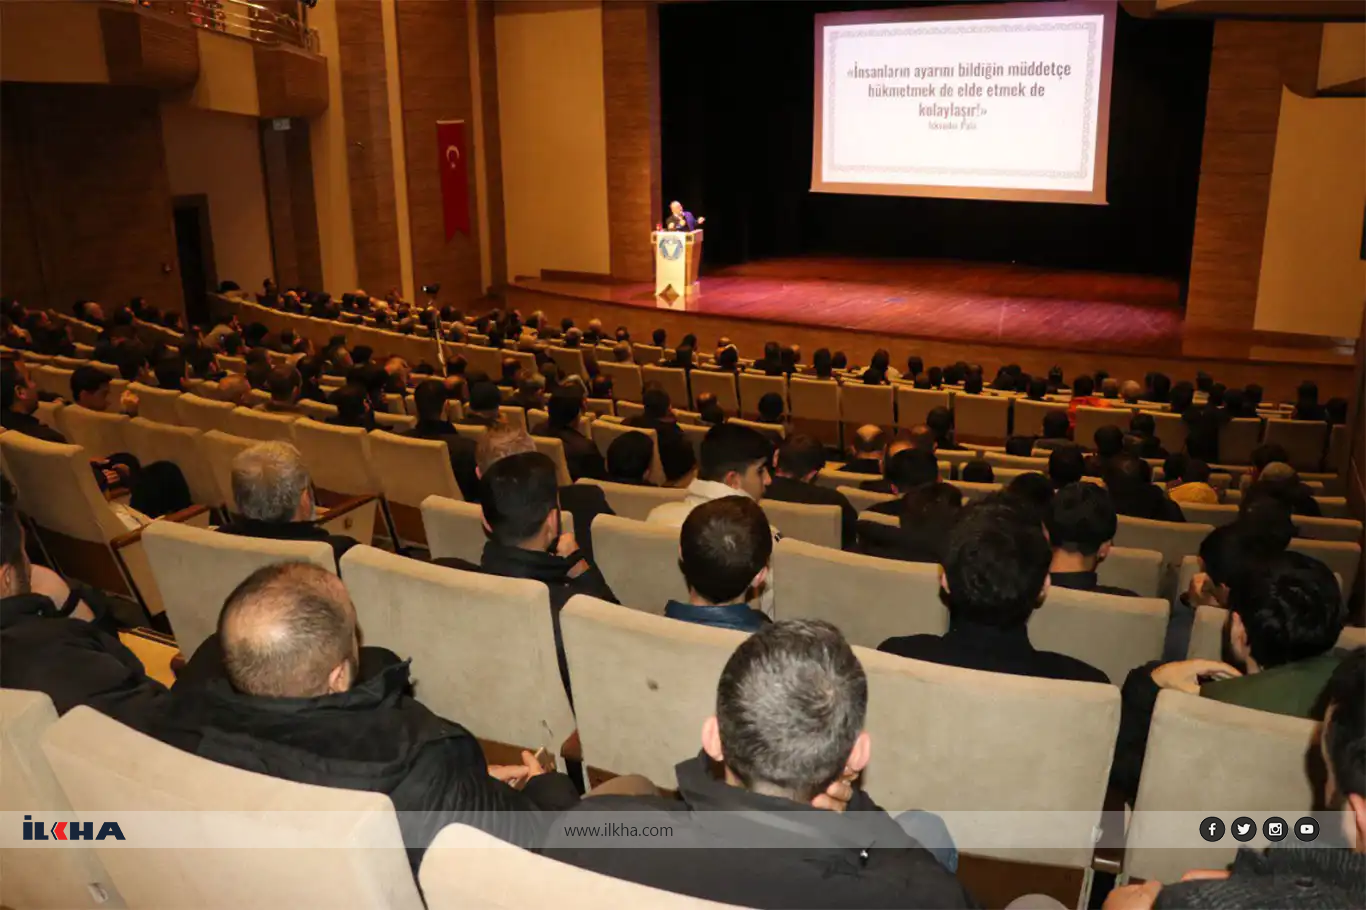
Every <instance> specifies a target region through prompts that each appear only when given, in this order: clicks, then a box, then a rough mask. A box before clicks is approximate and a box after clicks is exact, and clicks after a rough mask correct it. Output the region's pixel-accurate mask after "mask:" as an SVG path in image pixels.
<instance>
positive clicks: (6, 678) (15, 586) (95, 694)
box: [0, 477, 166, 726]
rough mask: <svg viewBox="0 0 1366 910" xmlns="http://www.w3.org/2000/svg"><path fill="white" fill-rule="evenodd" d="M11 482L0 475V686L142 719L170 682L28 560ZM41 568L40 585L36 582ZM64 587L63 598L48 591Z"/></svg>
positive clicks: (60, 707)
mask: <svg viewBox="0 0 1366 910" xmlns="http://www.w3.org/2000/svg"><path fill="white" fill-rule="evenodd" d="M24 538H25V534H24V527H23V524H22V523H21V522H20V520H19V513H18V508H17V505H16V502H15V492H14V488H13V487H12V486H11V485H10V482H9V480H8V479H6V478H3V477H0V686H3V687H4V688H6V689H31V690H34V691H38V692H43V693H46V694H47V696H48V697H49V698H51V699H52V703H53V705H54V706H55V707H56V709H57V713H58V714H65V713H66V712H67V711H69V710H71V709H72V708H74V707H76V706H77V705H89V706H90V707H92V708H94V709H96V710H97V711H100V712H102V713H104V714H107V715H109V716H110V717H112V718H114V719H115V720H118V721H121V722H123V723H125V724H131V725H134V726H136V725H138V724H140V723H141V722H142V721H143V720H144V719H145V717H146V715H147V714H148V712H150V711H151V710H153V709H154V708H155V707H156V705H157V703H158V702H159V701H160V699H162V698H164V697H165V696H166V689H165V688H164V687H163V686H162V685H161V683H159V682H157V681H156V680H154V679H151V678H149V677H148V676H147V673H146V671H145V670H144V669H143V666H142V662H141V661H139V660H138V658H137V657H136V656H135V655H134V654H133V653H132V652H131V651H129V650H128V648H126V647H125V646H124V645H123V643H122V642H120V641H119V640H118V639H117V638H115V637H113V636H112V635H108V634H106V633H105V632H102V631H101V630H100V629H98V628H97V627H96V625H95V624H94V623H93V622H92V620H94V619H95V616H94V614H93V613H91V612H90V608H89V607H87V606H85V604H84V603H83V602H82V601H81V600H80V598H79V597H78V596H74V595H72V594H71V592H70V590H69V589H67V588H66V586H65V584H64V583H63V582H62V581H61V579H60V577H58V576H56V575H55V574H54V573H52V572H49V571H48V570H46V569H41V568H35V567H34V566H32V565H30V563H29V560H28V554H27V553H26V552H25V546H24V543H25V540H24ZM40 572H41V573H43V575H44V577H43V579H42V580H43V584H42V586H41V587H42V590H38V589H37V588H36V585H35V582H36V581H37V578H36V575H37V573H40ZM57 591H62V592H64V593H65V595H66V596H65V597H62V598H61V600H62V602H60V603H58V602H56V601H54V599H53V597H52V596H50V595H52V594H53V593H55V592H57ZM59 596H60V595H59Z"/></svg>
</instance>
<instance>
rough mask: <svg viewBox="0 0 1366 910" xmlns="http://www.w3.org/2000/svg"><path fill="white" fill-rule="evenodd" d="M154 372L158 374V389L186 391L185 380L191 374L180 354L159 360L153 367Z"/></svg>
mask: <svg viewBox="0 0 1366 910" xmlns="http://www.w3.org/2000/svg"><path fill="white" fill-rule="evenodd" d="M152 372H153V373H155V374H156V378H157V388H161V389H170V390H171V391H174V392H183V391H185V378H186V377H187V376H188V375H189V374H188V373H187V372H186V370H185V358H184V357H182V356H180V355H179V354H167V355H165V356H163V357H161V358H159V359H158V360H157V362H156V363H154V364H153V365H152Z"/></svg>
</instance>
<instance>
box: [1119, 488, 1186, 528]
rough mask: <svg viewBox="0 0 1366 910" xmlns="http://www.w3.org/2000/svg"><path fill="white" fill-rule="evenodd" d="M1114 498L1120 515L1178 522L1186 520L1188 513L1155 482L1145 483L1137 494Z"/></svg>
mask: <svg viewBox="0 0 1366 910" xmlns="http://www.w3.org/2000/svg"><path fill="white" fill-rule="evenodd" d="M1112 498H1113V499H1114V504H1115V511H1116V512H1117V513H1119V514H1120V515H1128V516H1129V517H1130V518H1147V519H1151V520H1153V521H1172V522H1177V523H1181V522H1184V521H1185V520H1186V514H1185V513H1184V512H1182V511H1181V504H1180V503H1177V502H1172V501H1171V499H1169V498H1168V497H1167V493H1166V491H1165V490H1163V489H1162V488H1161V487H1159V486H1156V485H1154V484H1147V485H1145V486H1144V487H1143V488H1142V489H1141V490H1139V491H1138V492H1137V494H1136V496H1124V497H1112Z"/></svg>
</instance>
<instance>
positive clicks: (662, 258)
mask: <svg viewBox="0 0 1366 910" xmlns="http://www.w3.org/2000/svg"><path fill="white" fill-rule="evenodd" d="M650 242H651V243H652V244H654V248H655V296H656V297H664V296H669V295H670V294H672V296H673V297H686V296H687V295H688V294H691V293H694V292H696V291H697V270H698V267H699V266H700V265H701V264H702V232H701V231H651V232H650Z"/></svg>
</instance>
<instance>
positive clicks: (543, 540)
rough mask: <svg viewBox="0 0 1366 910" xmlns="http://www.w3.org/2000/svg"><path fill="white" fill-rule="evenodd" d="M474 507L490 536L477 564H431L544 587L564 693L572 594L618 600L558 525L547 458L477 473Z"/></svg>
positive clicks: (535, 456) (527, 456)
mask: <svg viewBox="0 0 1366 910" xmlns="http://www.w3.org/2000/svg"><path fill="white" fill-rule="evenodd" d="M518 435H519V436H520V435H522V434H518ZM479 504H480V506H481V507H482V509H483V512H484V526H485V528H486V529H487V530H488V535H489V538H488V542H487V543H485V544H484V551H483V554H482V555H481V556H480V560H479V564H478V565H475V564H473V563H469V562H466V561H464V560H462V559H456V558H453V557H446V558H442V559H436V560H433V561H434V562H435V563H436V564H437V565H443V566H449V567H451V568H455V569H463V570H465V571H467V572H483V573H485V574H487V575H501V576H503V577H506V578H529V579H532V580H533V581H539V582H542V583H544V584H545V585H546V587H547V588H549V590H550V607H551V610H552V613H553V619H554V627H555V651H556V653H557V654H558V656H559V662H560V677H561V679H562V680H563V681H564V686H565V689H566V690H568V689H569V665H568V663H567V662H566V661H565V656H564V643H563V641H562V640H561V637H560V610H562V609H564V605H565V604H566V603H568V602H569V598H571V597H573V596H574V595H575V594H588V595H591V596H593V597H596V598H598V599H600V600H606V601H610V602H611V603H616V602H617V598H616V596H615V595H614V594H613V593H612V589H611V588H609V587H608V586H607V582H606V581H604V580H603V577H602V573H601V572H599V571H598V570H597V568H596V567H595V566H593V564H592V563H591V562H589V560H588V558H587V557H586V556H585V554H584V553H583V552H581V550H580V548H579V542H578V540H577V539H576V537H575V534H574V530H573V529H572V528H566V527H564V526H563V525H562V516H561V513H560V497H559V486H558V480H557V479H556V476H555V463H554V462H553V461H551V460H550V457H549V456H547V455H544V454H542V453H540V452H536V451H530V452H518V453H517V454H514V455H508V456H506V457H503V458H498V459H497V460H496V461H493V462H492V463H490V464H489V465H488V467H487V468H483V467H481V468H480V472H479Z"/></svg>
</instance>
